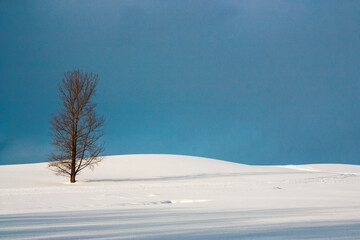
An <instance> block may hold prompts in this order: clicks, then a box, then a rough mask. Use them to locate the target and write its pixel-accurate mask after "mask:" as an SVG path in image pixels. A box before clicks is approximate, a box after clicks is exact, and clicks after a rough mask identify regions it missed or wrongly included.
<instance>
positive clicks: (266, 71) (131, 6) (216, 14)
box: [0, 0, 360, 164]
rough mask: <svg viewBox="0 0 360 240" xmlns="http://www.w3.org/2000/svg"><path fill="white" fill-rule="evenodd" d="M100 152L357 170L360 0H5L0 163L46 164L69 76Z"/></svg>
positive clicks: (1, 11)
mask: <svg viewBox="0 0 360 240" xmlns="http://www.w3.org/2000/svg"><path fill="white" fill-rule="evenodd" d="M76 68H79V69H82V70H83V71H89V72H95V73H98V74H99V77H100V82H99V85H98V89H97V95H96V99H95V101H96V102H97V103H98V113H99V114H100V115H103V116H104V117H105V118H106V119H107V121H106V125H105V136H104V140H105V143H106V145H105V147H106V151H105V152H104V155H118V154H137V153H167V154H185V155H196V156H203V157H211V158H217V159H222V160H227V161H233V162H239V163H247V164H304V163H325V162H329V163H350V164H360V161H359V159H360V2H359V1H350V0H349V1H331V0H326V1H266V0H264V1H257V0H256V1H255V0H252V1H250V0H249V1H224V0H221V1H220V0H219V1H133V0H132V1H37V0H34V1H10V0H9V1H3V0H2V1H0V164H14V163H30V162H43V161H46V160H47V154H48V153H49V151H50V150H51V147H50V145H49V141H50V136H49V132H50V125H49V120H50V115H51V114H52V113H56V111H57V110H58V107H59V105H58V103H59V99H58V92H57V84H58V82H59V81H60V80H61V78H62V75H63V73H64V72H65V71H69V70H73V69H76Z"/></svg>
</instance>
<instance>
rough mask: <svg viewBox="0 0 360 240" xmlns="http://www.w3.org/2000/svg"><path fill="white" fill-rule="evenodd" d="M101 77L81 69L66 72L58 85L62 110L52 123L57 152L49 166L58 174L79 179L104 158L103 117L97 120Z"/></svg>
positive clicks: (53, 140) (71, 180) (52, 156)
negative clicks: (96, 92) (102, 156)
mask: <svg viewBox="0 0 360 240" xmlns="http://www.w3.org/2000/svg"><path fill="white" fill-rule="evenodd" d="M97 82H98V75H97V74H93V73H83V72H82V71H80V70H75V71H71V72H66V73H65V74H64V77H63V79H62V81H61V83H60V84H59V91H60V97H61V103H62V104H61V105H62V108H61V110H60V111H59V112H58V114H57V115H54V116H52V119H51V121H50V123H51V130H52V142H51V144H52V145H53V146H54V147H55V149H56V150H55V151H54V152H52V153H51V155H50V156H49V167H50V168H51V169H52V170H54V171H55V172H56V174H57V175H65V176H70V182H71V183H74V182H75V181H76V180H75V178H76V176H77V175H78V174H79V173H80V171H81V170H83V169H84V168H86V167H89V168H91V169H93V168H94V167H95V166H96V165H97V164H98V163H99V162H100V161H101V160H102V158H101V157H99V154H100V153H101V152H102V151H103V149H104V148H103V144H99V143H98V140H99V139H100V138H101V137H102V136H103V131H102V126H103V125H104V118H102V117H97V116H96V113H95V107H96V104H95V103H93V102H91V98H92V96H93V95H94V94H95V88H96V85H97Z"/></svg>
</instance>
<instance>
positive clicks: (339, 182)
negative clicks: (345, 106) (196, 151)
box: [0, 155, 360, 239]
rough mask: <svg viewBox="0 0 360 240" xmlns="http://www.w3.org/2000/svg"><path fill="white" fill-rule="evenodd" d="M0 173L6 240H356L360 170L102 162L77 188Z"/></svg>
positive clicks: (41, 175)
mask: <svg viewBox="0 0 360 240" xmlns="http://www.w3.org/2000/svg"><path fill="white" fill-rule="evenodd" d="M46 166H47V164H46V163H38V164H23V165H8V166H0V238H1V239H3V238H4V239H5V238H21V239H33V238H34V239H40V238H85V239H88V238H106V239H112V238H113V239H120V238H125V239H126V238H130V239H133V238H139V239H169V238H170V239H172V238H173V239H239V238H240V239H254V238H258V239H289V238H292V239H309V238H311V239H359V238H360V166H358V165H343V164H312V165H296V166H295V165H289V166H249V165H244V164H237V163H230V162H225V161H219V160H214V159H207V158H199V157H190V156H178V155H123V156H109V157H105V159H104V160H103V162H102V163H100V165H99V166H98V167H97V168H95V170H94V171H91V170H86V171H84V172H82V173H81V174H80V175H79V176H78V182H77V183H76V184H69V183H68V179H67V178H65V177H59V176H55V175H54V174H53V173H52V172H51V171H50V170H48V169H47V167H46Z"/></svg>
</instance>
